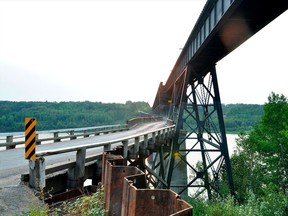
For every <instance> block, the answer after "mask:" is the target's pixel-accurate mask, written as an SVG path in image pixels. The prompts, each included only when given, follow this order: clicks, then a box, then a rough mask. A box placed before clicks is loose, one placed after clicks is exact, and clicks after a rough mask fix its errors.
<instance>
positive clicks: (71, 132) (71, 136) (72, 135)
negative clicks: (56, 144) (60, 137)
mask: <svg viewBox="0 0 288 216" xmlns="http://www.w3.org/2000/svg"><path fill="white" fill-rule="evenodd" d="M76 138H77V137H76V136H74V131H73V130H72V131H70V140H74V139H76Z"/></svg>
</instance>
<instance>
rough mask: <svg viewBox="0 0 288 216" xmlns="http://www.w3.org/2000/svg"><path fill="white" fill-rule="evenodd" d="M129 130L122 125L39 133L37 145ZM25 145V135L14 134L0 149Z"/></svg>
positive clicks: (0, 145)
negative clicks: (46, 135) (44, 136)
mask: <svg viewBox="0 0 288 216" xmlns="http://www.w3.org/2000/svg"><path fill="white" fill-rule="evenodd" d="M123 130H128V127H127V124H125V125H121V124H117V125H106V126H96V127H86V128H72V129H59V130H49V131H37V135H36V143H37V145H39V144H41V142H47V141H53V142H60V141H61V140H62V139H70V140H73V139H77V138H79V137H83V138H86V137H89V136H90V135H95V136H97V135H99V134H101V133H103V134H105V133H110V132H117V131H123ZM64 133H67V134H68V135H64V136H59V134H64ZM40 134H53V137H46V138H39V135H40ZM14 139H21V140H20V141H13V140H14ZM24 143H25V140H24V135H23V136H17V137H14V136H13V134H9V135H7V136H6V142H5V143H0V147H6V149H14V148H15V147H16V145H22V144H24Z"/></svg>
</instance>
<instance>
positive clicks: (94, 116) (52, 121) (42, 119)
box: [0, 101, 151, 132]
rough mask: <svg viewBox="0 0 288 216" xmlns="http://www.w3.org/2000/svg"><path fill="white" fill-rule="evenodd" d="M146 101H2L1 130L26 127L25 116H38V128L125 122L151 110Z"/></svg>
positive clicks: (20, 129)
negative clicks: (121, 102)
mask: <svg viewBox="0 0 288 216" xmlns="http://www.w3.org/2000/svg"><path fill="white" fill-rule="evenodd" d="M150 109H151V108H150V106H149V104H148V103H146V102H131V101H127V102H126V103H125V104H120V103H101V102H89V101H85V102H12V101H0V132H16V131H23V130H24V119H25V118H26V117H33V118H36V119H37V126H36V129H37V130H51V129H63V128H80V127H90V126H100V125H109V124H124V123H125V122H126V120H128V119H130V118H133V117H136V116H138V112H139V111H142V112H149V111H150Z"/></svg>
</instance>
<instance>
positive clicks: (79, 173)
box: [67, 149, 86, 189]
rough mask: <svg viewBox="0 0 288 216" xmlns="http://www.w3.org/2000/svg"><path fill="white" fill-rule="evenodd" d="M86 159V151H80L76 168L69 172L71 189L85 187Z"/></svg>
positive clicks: (69, 186)
mask: <svg viewBox="0 0 288 216" xmlns="http://www.w3.org/2000/svg"><path fill="white" fill-rule="evenodd" d="M85 157H86V149H80V150H78V151H77V154H76V165H75V167H73V168H71V169H69V170H68V173H67V176H68V179H67V181H68V182H67V186H68V188H69V189H71V188H77V187H83V183H84V176H85Z"/></svg>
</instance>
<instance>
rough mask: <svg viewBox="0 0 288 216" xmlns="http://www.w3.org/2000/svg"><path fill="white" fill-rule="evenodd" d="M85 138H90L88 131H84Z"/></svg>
mask: <svg viewBox="0 0 288 216" xmlns="http://www.w3.org/2000/svg"><path fill="white" fill-rule="evenodd" d="M83 137H84V138H86V137H89V134H88V131H87V130H84V131H83Z"/></svg>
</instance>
